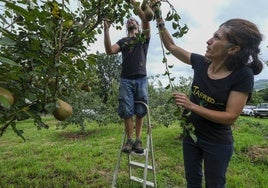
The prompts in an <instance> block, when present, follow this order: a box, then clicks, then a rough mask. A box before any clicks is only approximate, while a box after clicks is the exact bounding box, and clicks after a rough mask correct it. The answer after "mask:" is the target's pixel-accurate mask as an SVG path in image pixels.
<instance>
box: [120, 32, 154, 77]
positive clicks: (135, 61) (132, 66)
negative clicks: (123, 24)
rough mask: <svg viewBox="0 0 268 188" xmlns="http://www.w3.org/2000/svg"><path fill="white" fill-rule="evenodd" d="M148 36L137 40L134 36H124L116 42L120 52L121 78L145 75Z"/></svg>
mask: <svg viewBox="0 0 268 188" xmlns="http://www.w3.org/2000/svg"><path fill="white" fill-rule="evenodd" d="M149 42H150V38H146V39H145V41H143V42H141V41H138V39H137V38H136V37H125V38H122V39H121V40H119V41H118V42H117V44H118V45H119V46H120V50H121V52H122V60H123V62H122V72H121V77H122V78H129V77H133V76H137V75H138V76H146V58H147V52H148V47H149Z"/></svg>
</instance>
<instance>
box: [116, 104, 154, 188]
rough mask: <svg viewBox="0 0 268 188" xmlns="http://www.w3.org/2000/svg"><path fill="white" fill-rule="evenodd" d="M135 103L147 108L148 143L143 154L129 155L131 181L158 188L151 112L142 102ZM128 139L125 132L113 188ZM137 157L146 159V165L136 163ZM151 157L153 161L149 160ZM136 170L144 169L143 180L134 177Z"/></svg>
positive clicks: (144, 187) (132, 153)
mask: <svg viewBox="0 0 268 188" xmlns="http://www.w3.org/2000/svg"><path fill="white" fill-rule="evenodd" d="M135 103H141V104H143V105H144V106H145V107H146V108H147V124H148V125H147V142H146V148H144V152H143V153H142V154H137V153H135V152H131V153H130V154H126V155H128V156H127V158H128V168H129V179H130V180H131V181H135V182H139V183H142V184H143V188H146V186H149V187H157V185H156V173H155V161H154V150H153V139H152V127H151V122H150V112H149V107H148V105H147V104H146V103H144V102H142V101H135ZM126 139H127V134H126V132H124V134H123V138H122V143H121V147H120V149H119V152H118V158H117V162H116V166H115V170H114V175H113V182H112V188H116V181H117V177H118V170H119V166H120V162H121V157H122V153H123V152H122V149H123V146H124V143H125V141H126ZM136 157H143V158H144V163H141V162H137V161H134V159H136ZM149 157H151V159H150V160H149ZM149 161H151V164H149ZM135 168H140V169H143V178H141V177H136V176H134V175H133V171H134V169H135ZM148 171H150V172H151V173H152V179H153V180H151V181H148V180H147V175H148Z"/></svg>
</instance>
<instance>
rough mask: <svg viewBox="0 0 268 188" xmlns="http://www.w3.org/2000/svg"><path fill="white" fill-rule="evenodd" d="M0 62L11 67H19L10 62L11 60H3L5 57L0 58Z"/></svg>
mask: <svg viewBox="0 0 268 188" xmlns="http://www.w3.org/2000/svg"><path fill="white" fill-rule="evenodd" d="M0 62H1V63H4V64H5V63H6V64H9V65H12V66H19V65H18V64H17V63H16V62H15V61H12V60H11V59H8V58H5V57H1V56H0Z"/></svg>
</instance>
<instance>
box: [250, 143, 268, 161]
mask: <svg viewBox="0 0 268 188" xmlns="http://www.w3.org/2000/svg"><path fill="white" fill-rule="evenodd" d="M246 154H247V156H248V157H249V158H250V160H251V161H252V162H257V163H266V164H268V147H264V146H251V147H249V148H248V150H247V151H246Z"/></svg>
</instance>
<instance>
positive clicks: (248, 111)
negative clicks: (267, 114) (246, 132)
mask: <svg viewBox="0 0 268 188" xmlns="http://www.w3.org/2000/svg"><path fill="white" fill-rule="evenodd" d="M255 108H256V106H251V105H246V106H244V108H243V110H242V113H241V115H244V116H254V109H255Z"/></svg>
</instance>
